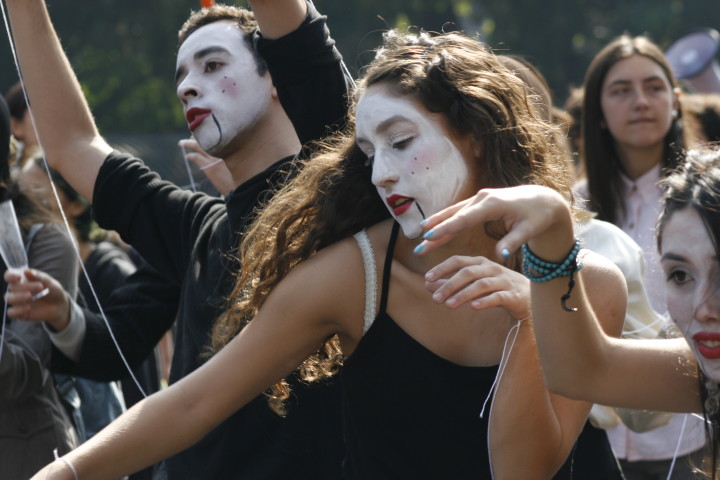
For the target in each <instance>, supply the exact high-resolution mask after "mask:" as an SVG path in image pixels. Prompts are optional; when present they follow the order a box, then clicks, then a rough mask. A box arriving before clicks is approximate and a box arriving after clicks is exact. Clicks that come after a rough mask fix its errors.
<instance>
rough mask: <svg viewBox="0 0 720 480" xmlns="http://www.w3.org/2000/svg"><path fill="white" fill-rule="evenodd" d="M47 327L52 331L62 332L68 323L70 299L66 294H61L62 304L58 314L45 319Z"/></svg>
mask: <svg viewBox="0 0 720 480" xmlns="http://www.w3.org/2000/svg"><path fill="white" fill-rule="evenodd" d="M45 323H46V324H47V326H48V328H49V329H50V330H51V331H52V332H55V333H57V332H62V331H63V330H65V329H66V328H67V327H68V325H69V324H70V301H69V300H68V297H67V294H65V295H63V302H62V306H61V307H60V314H59V315H58V316H56V317H55V318H51V319H48V320H46V321H45Z"/></svg>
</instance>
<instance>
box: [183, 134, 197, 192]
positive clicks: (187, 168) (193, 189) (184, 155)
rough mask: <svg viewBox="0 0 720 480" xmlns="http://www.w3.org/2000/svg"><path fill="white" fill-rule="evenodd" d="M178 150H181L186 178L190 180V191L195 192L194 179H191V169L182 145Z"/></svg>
mask: <svg viewBox="0 0 720 480" xmlns="http://www.w3.org/2000/svg"><path fill="white" fill-rule="evenodd" d="M180 150H182V157H183V161H184V162H185V169H186V170H187V174H188V178H189V179H190V189H191V190H192V191H193V192H197V187H196V186H195V178H194V177H193V174H192V169H190V160H188V159H187V151H186V150H185V147H184V146H182V145H180Z"/></svg>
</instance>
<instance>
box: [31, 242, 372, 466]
mask: <svg viewBox="0 0 720 480" xmlns="http://www.w3.org/2000/svg"><path fill="white" fill-rule="evenodd" d="M350 246H351V247H354V245H351V244H350ZM348 248H349V247H347V246H346V247H343V248H341V249H340V250H341V257H342V259H343V260H347V254H346V253H347V252H348ZM354 248H355V250H357V248H356V247H354ZM330 250H335V251H337V250H336V249H335V248H334V247H328V249H326V250H325V251H324V252H326V251H330ZM321 253H323V252H321ZM352 254H354V255H355V256H356V257H357V258H355V259H354V260H352V259H351V260H350V261H349V262H348V261H338V258H340V257H338V256H331V255H320V254H318V255H316V256H315V257H313V258H311V259H310V260H308V261H306V262H304V263H303V264H301V265H299V266H297V267H296V268H295V269H294V270H293V271H292V272H290V274H289V275H288V276H287V277H285V279H284V280H283V281H282V282H281V283H280V284H278V285H277V286H276V287H275V289H274V290H273V292H272V293H271V294H270V296H269V297H268V299H267V300H266V302H265V303H264V305H263V307H262V309H261V311H260V312H259V314H258V315H257V316H256V317H255V318H254V319H253V320H252V321H251V322H250V323H249V324H248V326H246V327H245V329H243V330H242V332H241V333H240V334H239V335H238V336H237V337H236V338H235V339H234V340H232V341H231V342H230V343H229V344H228V345H227V346H226V347H225V348H223V349H222V350H221V351H220V352H219V353H218V354H217V355H215V356H214V357H213V358H212V359H211V360H209V361H208V362H207V363H206V364H205V365H203V366H202V367H201V368H199V369H197V370H196V371H195V372H193V373H192V374H190V375H188V376H187V377H185V378H183V379H182V380H180V381H179V382H177V383H175V384H173V385H172V386H171V387H169V388H166V389H164V390H162V391H161V392H159V393H157V394H155V395H152V396H150V397H148V398H147V399H145V400H143V401H142V402H140V403H138V404H136V405H135V406H134V407H133V408H131V409H130V410H128V412H126V413H125V414H123V415H122V416H121V417H120V418H119V419H118V420H117V421H115V422H113V423H112V424H111V425H110V426H108V427H107V428H106V429H104V430H103V431H101V432H100V433H98V434H97V435H95V436H94V437H93V438H92V439H90V440H89V441H88V442H86V443H84V444H83V445H82V446H81V447H79V448H78V449H77V450H75V451H73V452H71V453H70V454H68V455H67V457H66V458H67V460H69V461H70V462H72V463H73V464H74V466H75V467H76V468H77V470H78V473H79V477H80V478H81V479H83V480H92V479H111V478H119V477H121V476H123V475H125V474H128V473H131V472H133V471H136V470H139V469H140V468H142V467H144V466H146V465H150V464H152V463H155V462H156V461H158V460H159V459H161V458H166V457H168V456H170V455H172V454H174V453H177V452H178V451H180V450H182V449H184V448H187V447H188V446H190V445H191V444H193V443H194V442H196V441H198V440H199V439H200V438H201V437H202V436H203V435H205V434H206V433H207V432H208V431H210V430H211V429H212V428H214V427H215V426H216V425H217V424H219V423H220V422H221V421H223V420H224V419H225V418H226V417H228V416H229V415H230V414H231V413H232V412H234V411H235V410H237V409H238V408H240V407H241V406H243V405H245V404H246V403H248V402H249V401H250V400H252V399H253V398H255V397H256V396H257V395H259V394H260V393H262V392H263V391H264V390H266V389H267V388H268V387H270V386H271V385H272V384H273V383H275V382H277V381H278V380H280V379H282V378H284V377H286V376H287V375H288V374H289V373H290V372H292V371H293V370H295V369H296V368H297V367H298V366H299V365H300V364H301V362H302V361H303V360H304V359H305V358H306V357H307V355H308V354H309V353H310V352H312V351H314V350H315V349H317V348H318V347H319V346H320V344H321V343H322V342H323V341H324V340H325V339H327V338H330V337H331V336H332V335H334V334H335V333H342V332H343V331H344V330H345V329H346V327H344V326H341V325H339V324H338V323H336V319H338V318H343V317H344V318H348V315H347V308H348V307H347V304H348V302H350V303H352V304H356V305H357V306H358V307H357V308H356V309H355V310H356V312H354V313H357V315H354V316H350V317H351V319H352V318H355V320H356V323H357V324H358V325H361V324H362V306H363V305H364V303H363V301H364V296H363V289H362V285H363V282H364V277H363V275H362V273H361V272H362V263H361V260H360V254H359V252H356V251H353V252H352ZM318 257H322V258H318ZM323 258H325V260H323ZM353 262H354V263H353ZM309 278H311V280H308V279H309ZM288 312H292V315H289V314H288ZM243 365H245V366H250V367H251V368H244V367H242V366H243ZM46 475H47V476H46ZM34 478H35V479H36V480H41V479H42V480H54V479H68V480H72V479H73V477H72V472H71V471H70V469H69V468H68V467H67V466H65V464H64V463H62V461H56V462H54V463H53V464H51V465H49V466H48V467H46V469H44V470H43V471H41V472H39V473H38V474H37V475H36V476H35V477H34Z"/></svg>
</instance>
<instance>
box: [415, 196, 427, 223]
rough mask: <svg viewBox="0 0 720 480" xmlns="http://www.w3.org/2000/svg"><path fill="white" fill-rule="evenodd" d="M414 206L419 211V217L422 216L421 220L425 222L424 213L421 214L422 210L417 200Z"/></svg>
mask: <svg viewBox="0 0 720 480" xmlns="http://www.w3.org/2000/svg"><path fill="white" fill-rule="evenodd" d="M415 206H416V207H417V209H418V210H419V211H420V215H421V216H422V218H423V220H425V212H423V210H422V208H420V204H419V203H418V202H417V200H416V201H415Z"/></svg>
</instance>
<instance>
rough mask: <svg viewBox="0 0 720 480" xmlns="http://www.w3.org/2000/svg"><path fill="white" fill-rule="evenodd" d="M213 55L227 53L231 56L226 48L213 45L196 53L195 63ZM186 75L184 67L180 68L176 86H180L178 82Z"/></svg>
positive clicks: (176, 73) (176, 75) (176, 77)
mask: <svg viewBox="0 0 720 480" xmlns="http://www.w3.org/2000/svg"><path fill="white" fill-rule="evenodd" d="M213 53H226V54H228V55H229V54H230V51H229V50H228V49H227V48H225V47H221V46H219V45H213V46H210V47H206V48H202V49H200V50H198V51H197V52H195V54H194V55H193V61H195V62H197V61H198V60H200V59H202V58H203V57H206V56H208V55H212V54H213ZM184 73H185V68H184V67H179V68H178V69H177V71H176V72H175V86H177V84H178V80H180V77H181V76H182V75H183V74H184Z"/></svg>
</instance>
